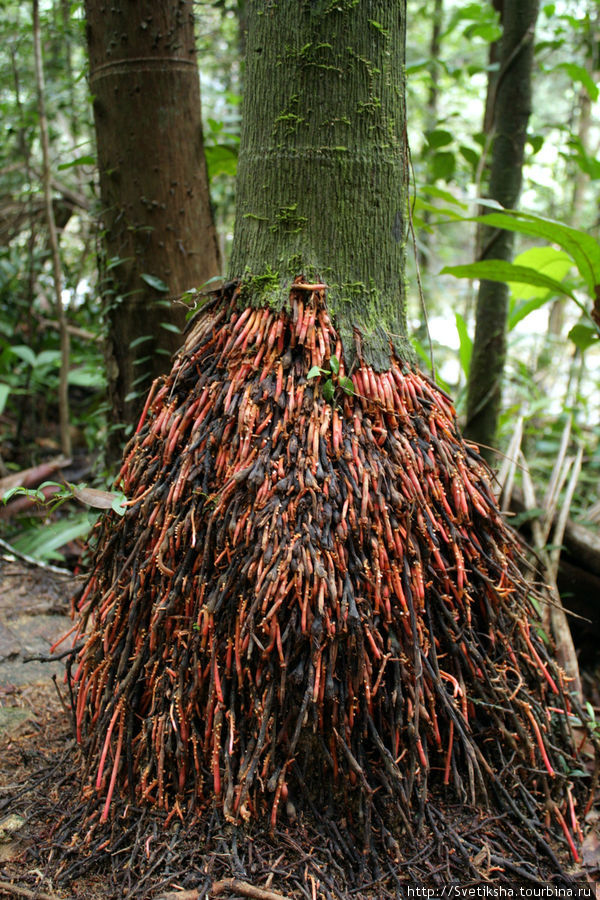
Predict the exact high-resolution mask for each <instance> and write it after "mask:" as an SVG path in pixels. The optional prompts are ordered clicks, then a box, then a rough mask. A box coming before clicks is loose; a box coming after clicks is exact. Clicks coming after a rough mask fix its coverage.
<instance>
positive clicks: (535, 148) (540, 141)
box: [527, 134, 544, 156]
mask: <svg viewBox="0 0 600 900" xmlns="http://www.w3.org/2000/svg"><path fill="white" fill-rule="evenodd" d="M527 143H528V144H529V146H530V147H531V152H532V153H533V155H534V156H535V154H536V153H539V152H540V150H541V149H542V147H543V146H544V136H543V135H541V134H531V135H529V137H528V138H527Z"/></svg>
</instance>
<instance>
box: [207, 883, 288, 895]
mask: <svg viewBox="0 0 600 900" xmlns="http://www.w3.org/2000/svg"><path fill="white" fill-rule="evenodd" d="M225 891H231V892H232V893H234V894H242V896H244V897H253V898H254V900H287V898H286V896H285V894H280V893H279V891H268V890H266V889H265V888H260V887H256V886H255V885H254V884H250V883H249V882H248V881H240V880H239V878H223V880H222V881H215V883H214V884H213V886H212V888H211V889H210V893H211V895H212V896H213V897H218V896H219V894H224V893H225Z"/></svg>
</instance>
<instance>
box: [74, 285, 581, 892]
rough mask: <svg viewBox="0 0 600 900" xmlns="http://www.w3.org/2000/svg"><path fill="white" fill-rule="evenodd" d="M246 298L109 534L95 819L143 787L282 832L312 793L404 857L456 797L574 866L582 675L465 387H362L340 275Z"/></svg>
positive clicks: (195, 810)
mask: <svg viewBox="0 0 600 900" xmlns="http://www.w3.org/2000/svg"><path fill="white" fill-rule="evenodd" d="M238 297H239V288H237V287H233V286H232V287H230V288H228V289H226V290H225V291H223V292H222V293H221V294H220V295H218V296H216V297H214V298H213V299H212V300H211V301H210V302H209V303H208V304H207V305H206V307H205V308H204V309H203V310H202V311H201V313H200V315H199V316H198V317H197V320H196V321H195V323H194V324H193V327H192V328H191V330H190V332H189V334H188V337H187V341H186V344H185V347H184V349H183V350H182V352H181V353H180V354H179V356H178V357H177V359H176V361H175V364H174V367H173V370H172V372H171V374H170V376H169V377H168V378H167V379H166V380H164V381H163V382H157V383H156V384H155V385H154V387H153V391H152V393H151V396H150V397H149V400H148V404H147V407H146V410H145V412H144V414H143V416H142V421H141V422H140V425H139V427H138V430H137V433H136V435H135V437H134V438H133V440H132V441H131V443H130V445H129V447H128V449H127V451H126V457H125V462H124V464H123V467H122V469H121V473H120V486H121V487H122V489H123V491H124V492H125V494H126V495H127V497H128V498H129V499H128V511H127V514H126V515H125V516H124V517H123V518H122V519H121V520H120V521H116V520H115V517H114V516H109V517H107V518H105V519H104V520H103V522H102V523H101V524H100V526H99V529H98V532H97V535H96V551H95V557H94V563H93V569H92V573H91V576H90V579H89V582H88V583H87V586H86V589H85V591H84V593H83V595H82V597H81V600H80V601H79V612H80V615H81V627H80V631H81V633H83V631H84V628H85V626H86V624H87V625H88V626H89V631H88V633H87V635H86V639H85V645H84V647H83V649H82V650H81V651H80V653H79V657H78V660H77V663H76V671H75V672H74V676H73V680H72V681H73V691H74V702H75V717H76V727H77V734H78V739H79V740H80V741H81V742H82V748H83V758H84V759H85V771H84V773H83V780H84V784H85V789H84V793H85V796H87V797H88V798H89V800H90V804H89V808H88V813H87V815H88V819H89V821H88V825H89V827H90V828H91V829H92V831H93V829H94V827H95V826H96V825H97V823H98V822H104V821H106V820H107V819H109V818H110V817H111V809H112V808H113V807H122V803H124V802H127V801H128V800H130V801H131V802H133V803H137V804H142V805H143V804H146V805H149V806H150V807H155V808H158V809H159V810H162V811H164V813H165V814H166V820H167V822H171V821H175V820H177V819H180V820H181V821H182V822H186V823H187V822H189V821H192V820H193V819H194V818H196V819H202V820H203V819H205V818H206V816H208V815H211V813H210V809H211V808H213V806H215V805H216V808H217V809H218V810H220V811H221V812H222V815H223V816H224V818H225V820H226V821H228V822H231V823H236V822H240V821H242V822H252V821H263V822H264V821H267V822H270V824H271V827H272V828H273V829H276V828H277V827H278V823H279V822H280V820H282V817H283V821H285V815H286V814H287V816H288V817H289V818H290V819H294V817H295V816H296V815H297V813H298V812H301V811H302V810H303V809H307V808H308V805H309V804H312V807H313V809H318V810H319V811H320V814H321V815H322V816H324V817H325V818H326V819H327V820H328V821H330V822H335V821H336V819H337V821H339V820H340V817H342V816H343V817H344V823H345V824H344V827H345V828H346V829H347V831H348V834H351V835H354V836H355V838H357V839H358V840H359V842H360V843H361V845H362V847H363V848H364V850H365V851H366V852H367V853H369V852H370V853H372V854H375V855H377V852H379V849H383V848H385V851H386V852H387V853H389V854H390V855H391V857H390V858H393V857H394V856H396V857H397V859H398V860H400V858H401V857H402V858H405V854H402V853H400V852H399V849H398V847H399V845H398V840H399V838H400V836H401V835H402V836H403V837H402V843H403V844H404V845H405V842H406V839H408V840H409V841H411V840H412V841H413V842H415V843H414V846H415V847H416V846H417V843H418V840H419V839H418V835H419V834H421V833H422V832H423V829H426V830H427V831H428V832H429V834H431V833H434V832H435V831H436V830H439V831H440V834H444V835H446V837H445V838H444V839H449V838H448V835H447V834H446V830H447V829H446V828H445V826H442V824H441V823H440V822H439V821H438V820H437V819H436V816H435V813H434V811H433V806H430V805H429V803H428V801H429V800H430V798H431V797H432V796H438V797H439V796H440V795H443V794H445V795H446V797H447V799H448V801H449V802H458V803H460V804H470V805H472V806H474V807H475V806H476V807H479V808H484V809H485V808H488V809H490V810H492V811H493V813H494V815H497V814H499V813H500V814H503V813H507V814H508V816H509V818H510V820H511V821H513V823H517V824H518V829H519V830H520V831H521V833H522V835H523V839H524V840H526V841H529V842H530V845H531V846H532V847H535V848H536V852H539V851H540V850H542V851H543V854H544V856H545V858H546V859H547V860H548V863H549V865H550V866H553V867H557V866H558V868H560V867H559V865H558V862H557V860H556V858H555V857H554V854H553V851H552V850H551V848H550V845H549V843H548V839H549V836H550V835H552V834H554V835H555V836H556V835H558V836H559V838H562V839H563V840H564V841H565V842H566V843H568V845H569V846H570V848H571V853H572V854H573V855H576V854H577V850H576V844H577V841H578V825H577V814H578V813H579V812H581V809H582V804H583V803H584V802H585V800H584V797H583V792H582V789H581V788H580V787H578V786H577V784H578V783H579V782H578V781H577V779H575V781H574V782H573V781H572V780H571V773H572V772H573V771H574V770H575V769H577V768H578V765H577V761H576V757H577V753H576V751H575V748H574V746H573V742H572V737H571V731H570V716H571V714H572V712H573V709H572V705H571V700H570V699H569V696H568V687H567V686H566V685H565V679H564V677H563V674H562V672H561V671H560V670H559V669H558V668H557V666H556V665H555V664H554V663H553V662H552V660H551V659H549V657H548V654H547V652H546V648H545V646H544V642H543V640H542V638H541V637H540V635H539V634H538V630H537V628H536V618H537V617H536V615H535V610H534V607H533V605H532V602H531V599H530V597H531V594H532V588H531V586H530V585H529V584H528V583H527V581H526V579H525V578H524V577H523V576H522V574H521V572H520V570H519V568H518V566H517V561H518V559H519V547H518V544H517V542H516V540H515V538H514V536H513V534H512V532H511V531H510V530H509V529H508V528H507V526H506V525H505V523H504V521H503V520H502V518H501V516H500V514H499V512H498V509H497V507H496V504H495V501H494V498H493V496H492V493H491V490H490V483H489V474H488V471H487V470H486V468H485V466H484V465H483V463H482V461H481V459H480V457H479V456H478V454H477V452H476V450H475V448H474V447H473V446H472V445H469V444H467V443H465V441H464V440H463V439H462V438H461V436H460V435H459V433H458V431H457V426H456V419H455V413H454V409H453V407H452V404H451V402H450V400H449V399H448V398H447V397H446V396H445V395H444V394H443V393H442V392H441V391H440V390H439V388H437V387H436V386H435V385H434V384H432V383H431V382H430V381H429V380H428V379H427V378H426V377H425V376H424V375H423V374H422V373H420V372H418V371H416V370H415V369H413V368H412V367H410V366H409V365H406V364H404V363H403V362H402V361H400V360H395V361H394V363H393V365H392V367H391V369H390V370H389V371H388V372H384V373H379V374H377V373H375V372H374V371H373V370H372V369H370V368H369V367H367V366H365V365H361V366H360V367H359V368H357V370H356V371H354V372H353V373H351V379H352V385H353V393H352V394H350V393H348V389H349V384H348V382H347V381H346V380H345V379H346V378H347V373H346V372H345V371H344V360H343V353H342V347H341V344H340V341H339V339H338V336H337V334H336V332H335V330H334V328H333V325H332V323H331V321H330V319H329V316H328V313H327V309H326V306H325V297H324V293H323V292H322V291H321V290H315V291H312V292H311V291H306V290H303V289H294V288H292V291H291V298H290V312H289V313H287V312H281V313H275V312H273V311H271V310H269V309H254V308H246V309H244V310H243V311H240V309H239V308H238V305H237V304H238ZM333 356H335V357H336V358H337V360H339V371H337V365H336V361H335V360H333V361H332V357H333ZM315 365H316V366H319V367H320V368H321V369H322V370H323V373H330V374H321V375H320V376H319V377H316V378H313V379H310V380H307V373H308V372H309V370H310V369H311V368H312V367H313V366H315ZM326 382H330V385H329V386H328V388H326V389H325V393H326V395H327V394H328V392H329V394H331V393H333V394H334V396H333V401H332V402H328V401H327V400H325V399H324V398H323V390H324V388H325V384H326ZM344 387H345V388H346V390H344ZM574 785H575V786H574ZM118 797H121V798H123V799H122V802H121V803H117V802H116V798H118ZM452 798H453V799H452ZM415 852H416V850H415ZM509 875H510V873H509Z"/></svg>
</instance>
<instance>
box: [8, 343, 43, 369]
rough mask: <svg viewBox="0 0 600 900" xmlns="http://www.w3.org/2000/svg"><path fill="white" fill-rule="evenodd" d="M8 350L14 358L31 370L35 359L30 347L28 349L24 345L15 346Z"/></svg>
mask: <svg viewBox="0 0 600 900" xmlns="http://www.w3.org/2000/svg"><path fill="white" fill-rule="evenodd" d="M10 350H11V352H12V353H14V355H15V356H18V357H19V359H22V360H23V362H25V363H27V365H28V366H31V367H32V368H33V367H34V366H35V362H36V359H37V357H36V355H35V353H34V352H33V350H32V349H31V347H28V346H27V345H26V344H17V345H16V346H15V347H11V348H10Z"/></svg>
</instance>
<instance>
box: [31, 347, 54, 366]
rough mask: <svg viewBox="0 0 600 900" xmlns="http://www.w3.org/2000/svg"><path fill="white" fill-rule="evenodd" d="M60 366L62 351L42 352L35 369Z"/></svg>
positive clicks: (37, 357) (38, 356) (39, 354)
mask: <svg viewBox="0 0 600 900" xmlns="http://www.w3.org/2000/svg"><path fill="white" fill-rule="evenodd" d="M59 365H60V350H42V352H41V353H38V355H37V356H36V358H35V364H34V368H36V369H40V368H42V366H54V367H58V366H59Z"/></svg>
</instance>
